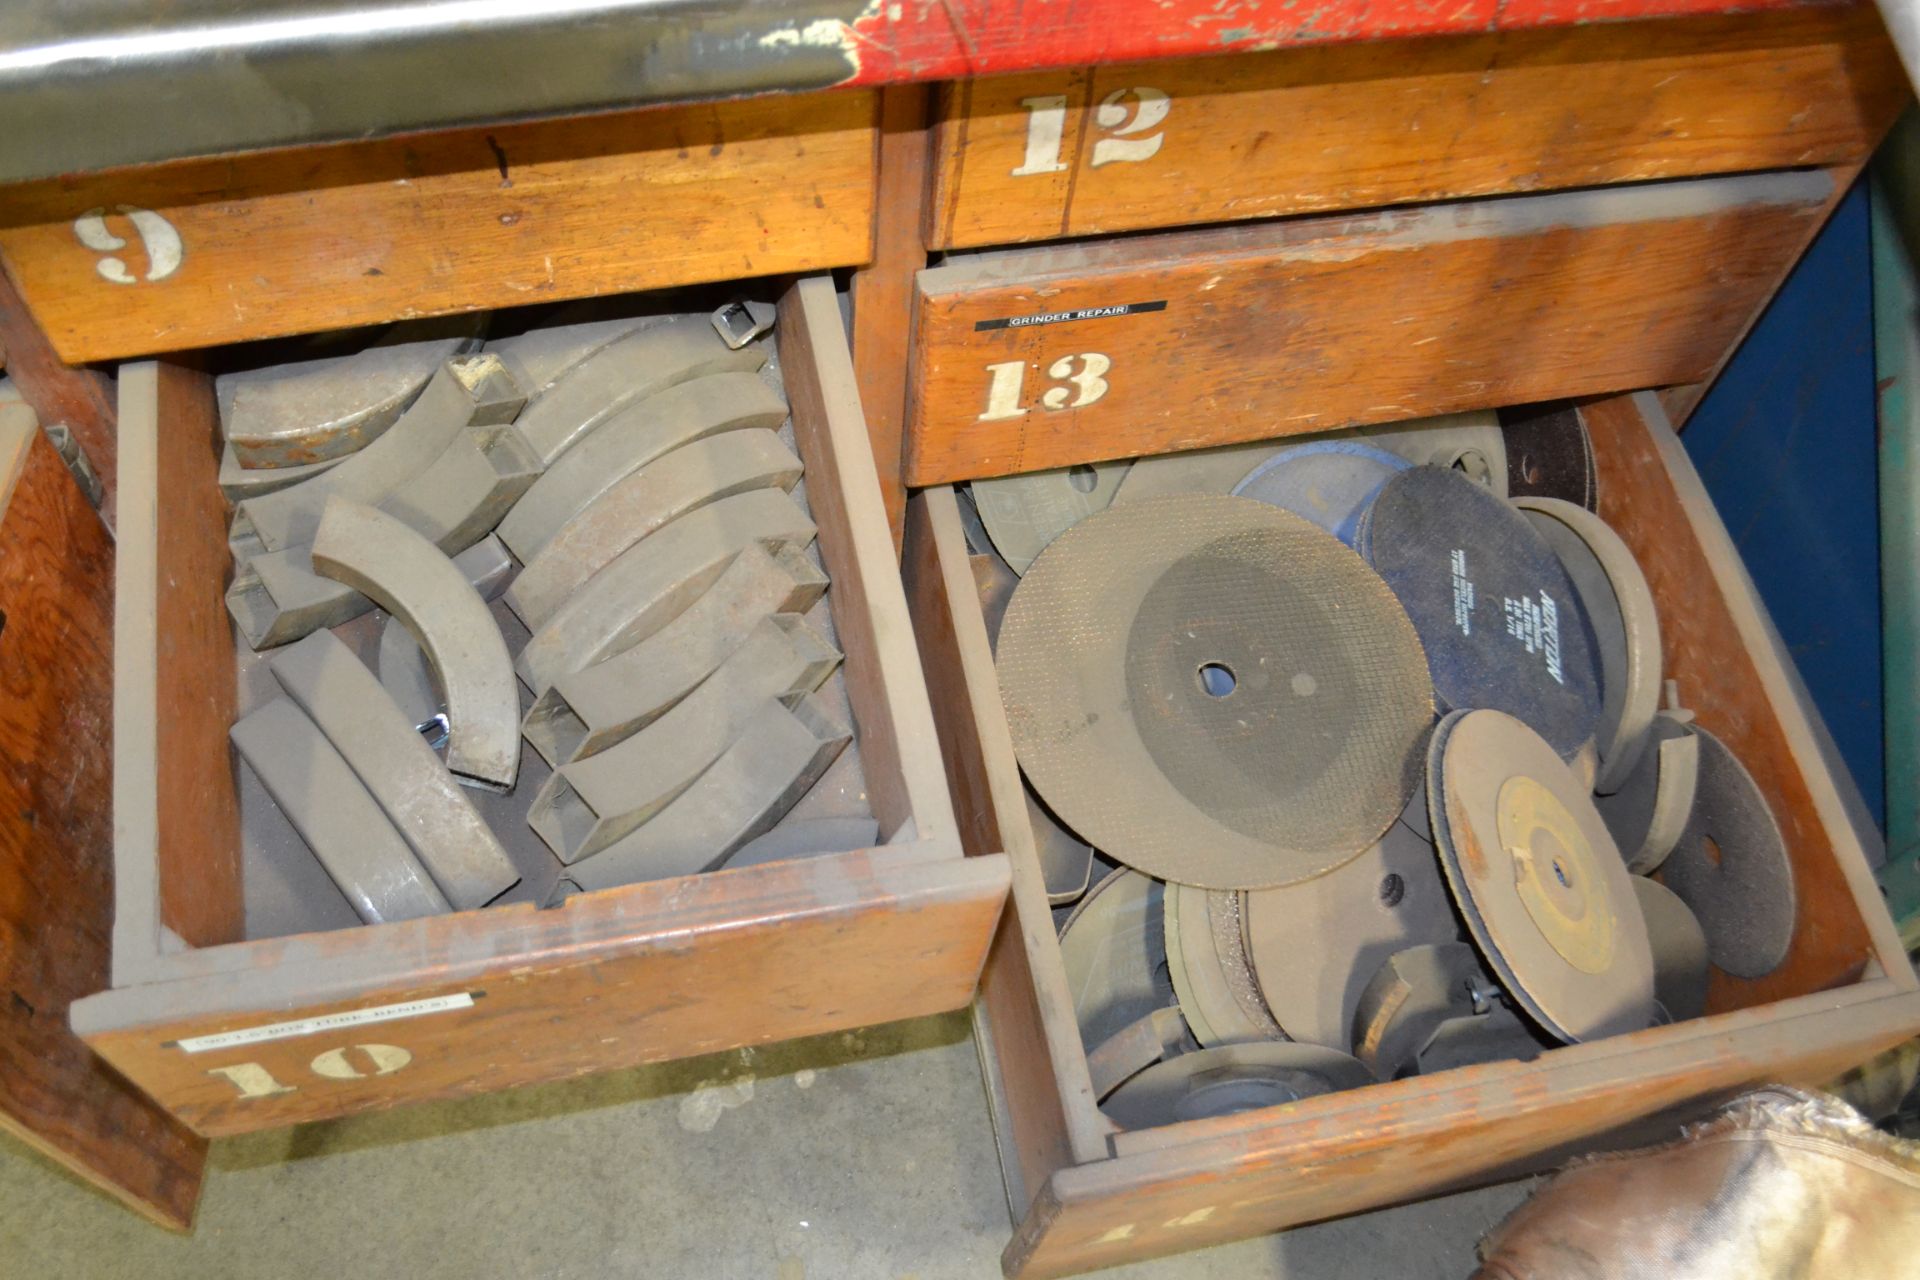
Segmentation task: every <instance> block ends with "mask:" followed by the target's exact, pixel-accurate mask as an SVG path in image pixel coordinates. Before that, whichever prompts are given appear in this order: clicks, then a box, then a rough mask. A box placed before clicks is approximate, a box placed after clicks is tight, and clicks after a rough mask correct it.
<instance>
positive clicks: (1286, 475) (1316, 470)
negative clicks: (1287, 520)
mask: <svg viewBox="0 0 1920 1280" xmlns="http://www.w3.org/2000/svg"><path fill="white" fill-rule="evenodd" d="M1412 466H1413V464H1412V463H1411V462H1408V461H1407V460H1406V459H1405V458H1402V457H1400V456H1399V455H1398V454H1392V453H1388V452H1387V451H1386V450H1385V449H1376V448H1374V447H1373V446H1372V445H1368V444H1360V443H1358V442H1356V441H1352V440H1319V441H1315V442H1314V443H1312V444H1302V445H1295V446H1293V447H1291V448H1287V449H1282V450H1281V451H1280V452H1279V453H1276V454H1274V455H1273V456H1272V457H1271V458H1268V459H1267V460H1266V461H1265V462H1263V463H1261V464H1260V465H1259V466H1257V467H1255V468H1254V469H1253V470H1252V471H1250V472H1248V473H1247V476H1246V477H1245V478H1244V479H1243V480H1241V481H1240V483H1239V484H1237V485H1235V486H1234V487H1233V492H1234V493H1235V494H1237V495H1238V496H1240V497H1242V498H1252V499H1254V500H1255V501H1258V502H1264V503H1266V504H1267V505H1268V506H1273V507H1279V508H1281V509H1282V510H1284V511H1291V512H1293V514H1295V515H1297V516H1304V517H1305V518H1307V519H1308V520H1311V521H1313V522H1314V523H1315V524H1317V525H1319V526H1320V527H1321V528H1322V529H1325V530H1326V531H1327V532H1328V533H1331V534H1332V535H1334V536H1335V537H1336V538H1338V539H1340V541H1342V542H1344V543H1346V544H1347V545H1348V546H1352V545H1353V535H1354V531H1355V529H1356V528H1357V526H1358V525H1359V523H1360V516H1361V513H1362V512H1364V511H1365V510H1366V508H1367V505H1368V504H1369V503H1371V502H1372V501H1373V499H1374V496H1375V495H1376V494H1378V493H1379V492H1380V490H1381V488H1382V487H1383V486H1385V484H1386V483H1387V481H1389V480H1391V479H1393V478H1394V477H1395V476H1396V475H1398V474H1400V473H1401V472H1402V471H1405V470H1407V469H1408V468H1410V467H1412Z"/></svg>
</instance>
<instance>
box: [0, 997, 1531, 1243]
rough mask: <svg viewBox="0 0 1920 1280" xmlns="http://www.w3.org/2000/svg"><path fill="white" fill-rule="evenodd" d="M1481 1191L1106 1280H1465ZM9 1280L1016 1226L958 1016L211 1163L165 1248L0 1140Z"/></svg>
mask: <svg viewBox="0 0 1920 1280" xmlns="http://www.w3.org/2000/svg"><path fill="white" fill-rule="evenodd" d="M1527 1189H1528V1188H1527V1184H1515V1185H1509V1186H1500V1187H1492V1188H1488V1189H1486V1190H1483V1191H1477V1192H1468V1193H1465V1194H1462V1195H1457V1196H1451V1197H1447V1198H1445V1199H1440V1200H1434V1201H1429V1202H1427V1203H1424V1204H1419V1205H1411V1206H1407V1207H1403V1208H1399V1209H1393V1210H1387V1211H1384V1212H1381V1213H1377V1214H1371V1215H1367V1216H1365V1217H1359V1218H1350V1219H1346V1220H1343V1221H1340V1222H1332V1223H1324V1224H1321V1225H1318V1226H1313V1227H1307V1228H1302V1229H1300V1230H1296V1231H1292V1232H1288V1233H1285V1234H1282V1235H1276V1236H1269V1237H1266V1238H1264V1239H1259V1240H1250V1241H1245V1242H1242V1243H1240V1244H1234V1245H1226V1246H1222V1247H1220V1248H1216V1249H1212V1250H1208V1251H1206V1252H1203V1253H1196V1254H1188V1255H1185V1256H1183V1257H1180V1258H1174V1259H1167V1260H1163V1261H1159V1262H1153V1263H1146V1264H1141V1265H1139V1266H1136V1267H1127V1268H1120V1269H1117V1270H1113V1271H1109V1272H1106V1273H1104V1274H1105V1275H1107V1276H1112V1277H1133V1278H1136V1280H1204V1278H1211V1277H1233V1278H1234V1280H1262V1278H1265V1277H1284V1278H1286V1280H1347V1278H1349V1277H1351V1278H1354V1280H1359V1278H1360V1277H1365V1278H1367V1280H1376V1278H1377V1277H1382V1276H1393V1277H1395V1280H1429V1278H1431V1280H1465V1277H1467V1276H1469V1275H1470V1274H1471V1273H1472V1271H1473V1267H1474V1258H1473V1247H1474V1244H1475V1242H1476V1241H1477V1240H1478V1239H1479V1237H1480V1235H1481V1233H1482V1232H1484V1231H1485V1230H1486V1229H1487V1228H1488V1227H1490V1226H1492V1225H1493V1224H1494V1223H1495V1222H1497V1221H1499V1220H1500V1218H1501V1217H1502V1216H1504V1215H1505V1214H1506V1212H1507V1211H1508V1210H1509V1209H1511V1208H1512V1207H1513V1206H1514V1205H1515V1204H1517V1203H1519V1201H1520V1200H1521V1199H1522V1198H1524V1196H1525V1194H1526V1191H1527ZM0 1206H4V1208H0V1275H4V1276H6V1277H7V1280H41V1278H42V1277H46V1278H49V1280H51V1278H53V1277H58V1278H60V1280H116V1278H119V1277H128V1278H130V1280H174V1278H175V1277H178V1278H180V1280H189V1278H190V1280H228V1278H230V1277H231V1278H233V1280H240V1278H243V1277H244V1278H245V1280H255V1278H256V1277H261V1276H268V1275H286V1276H309V1275H314V1276H317V1275H326V1276H343V1277H351V1276H367V1277H373V1276H407V1277H410V1278H414V1280H440V1278H443V1277H460V1278H461V1280H490V1278H491V1277H502V1278H507V1277H511V1278H513V1280H574V1278H578V1280H608V1278H609V1277H625V1276H636V1277H638V1276H646V1277H650V1278H651V1277H666V1278H670V1280H671V1278H677V1277H683V1276H684V1277H700V1278H701V1280H708V1278H712V1277H724V1278H727V1280H732V1278H733V1277H741V1278H743V1280H744V1278H749V1277H751V1278H763V1280H829V1278H830V1280H867V1278H868V1277H874V1278H877V1280H989V1278H990V1277H995V1276H998V1275H999V1274H1000V1267H999V1256H1000V1250H1001V1248H1002V1247H1003V1246H1004V1245H1005V1244H1006V1241H1007V1238H1008V1235H1009V1232H1010V1228H1009V1225H1008V1221H1007V1210H1006V1200H1005V1197H1004V1194H1003V1192H1002V1190H1001V1186H1000V1175H999V1168H998V1165H997V1163H996V1161H995V1158H994V1150H993V1139H992V1135H991V1132H990V1129H989V1127H988V1122H987V1110H986V1101H985V1097H984V1094H983V1092H982V1089H981V1084H980V1072H979V1065H978V1060H977V1059H976V1057H975V1055H974V1047H973V1044H972V1041H971V1040H970V1039H969V1036H968V1031H967V1023H966V1019H965V1017H964V1016H963V1015H959V1014H956V1015H951V1016H948V1017H943V1018H931V1019H924V1020H921V1021H917V1022H909V1023H900V1024H896V1025H893V1026H888V1027H881V1028H875V1029H870V1030H866V1031H861V1032H857V1033H852V1034H849V1035H837V1036H827V1037H822V1038H820V1039H816V1040H810V1041H803V1042H799V1043H796V1044H789V1045H781V1046H775V1047H772V1048H768V1049H762V1050H747V1051H741V1052H736V1053H729V1054H720V1055H715V1056H713V1057H708V1058H700V1059H694V1060H691V1061H687V1062H680V1063H670V1064H667V1065H664V1066H660V1067H651V1068H642V1069H639V1070H634V1071H626V1072H621V1073H617V1074H613V1075H606V1076H601V1077H597V1078H594V1079H589V1080H578V1081H570V1082H568V1083H565V1084H558V1085H548V1086H542V1087H539V1088H532V1089H524V1090H521V1091H519V1092H515V1093H507V1094H500V1095H495V1096H493V1097H488V1098H479V1099H474V1100H471V1101H466V1102H458V1103H444V1104H437V1105H431V1106H422V1107H414V1108H409V1109H405V1110H400V1111H393V1112H388V1113H385V1114H381V1115H371V1116H360V1117H356V1118H353V1119H349V1120H342V1121H335V1122H331V1123H325V1124H313V1125H307V1126H304V1127H302V1128H299V1129H293V1130H281V1131H277V1132H273V1133H264V1134H257V1135H252V1136H249V1137H246V1138H238V1139H229V1140H225V1141H222V1142H219V1143H216V1144H215V1146H214V1151H213V1170H212V1172H211V1174H210V1176H209V1177H208V1179H207V1186H206V1196H205V1199H204V1201H203V1202H202V1206H201V1210H200V1222H199V1226H198V1228H197V1229H196V1231H195V1233H194V1234H193V1235H192V1236H191V1237H181V1236H175V1235H172V1234H170V1233H168V1232H165V1231H163V1230H161V1229H159V1228H157V1227H153V1226H150V1225H148V1224H147V1223H146V1222H145V1221H144V1220H142V1219H139V1218H136V1217H135V1216H134V1215H133V1214H131V1213H129V1212H127V1211H125V1210H123V1209H122V1208H120V1207H119V1206H118V1205H117V1204H116V1203H114V1202H112V1201H110V1200H108V1199H107V1198H105V1197H104V1196H102V1195H100V1194H98V1193H96V1192H94V1191H93V1190H92V1189H90V1188H89V1187H87V1186H85V1185H83V1184H81V1183H79V1182H78V1181H76V1180H74V1179H73V1178H71V1177H69V1176H68V1175H67V1174H66V1173H65V1172H64V1171H62V1170H59V1169H57V1168H55V1167H54V1166H53V1165H51V1164H49V1163H47V1162H45V1161H43V1160H41V1159H40V1158H39V1157H38V1156H36V1155H34V1154H33V1153H31V1152H29V1151H27V1150H26V1149H25V1148H24V1147H21V1146H19V1145H17V1144H15V1143H12V1142H11V1141H10V1140H6V1139H0Z"/></svg>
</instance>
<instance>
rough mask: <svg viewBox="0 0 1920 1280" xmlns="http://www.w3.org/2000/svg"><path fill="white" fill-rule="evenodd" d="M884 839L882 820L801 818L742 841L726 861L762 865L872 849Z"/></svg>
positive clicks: (729, 864)
mask: <svg viewBox="0 0 1920 1280" xmlns="http://www.w3.org/2000/svg"><path fill="white" fill-rule="evenodd" d="M879 841H880V824H879V823H878V822H876V821H875V820H874V819H872V818H801V819H797V820H796V821H793V822H783V823H781V824H780V825H779V826H777V827H775V828H774V829H773V830H771V831H769V832H767V833H766V834H765V835H763V836H757V837H755V838H754V839H752V840H749V841H748V842H747V843H746V844H744V845H741V846H740V848H739V849H737V850H735V852H734V853H733V855H732V856H731V857H729V858H728V859H727V861H726V869H727V870H729V871H735V870H738V869H739V868H741V867H759V866H764V865H766V864H767V863H769V862H786V861H788V860H789V859H792V858H812V857H817V856H819V855H821V854H826V853H850V852H852V851H853V850H855V849H871V848H873V847H874V846H875V845H876V844H878V843H879Z"/></svg>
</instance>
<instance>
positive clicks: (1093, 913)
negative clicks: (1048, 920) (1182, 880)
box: [1060, 867, 1174, 1048]
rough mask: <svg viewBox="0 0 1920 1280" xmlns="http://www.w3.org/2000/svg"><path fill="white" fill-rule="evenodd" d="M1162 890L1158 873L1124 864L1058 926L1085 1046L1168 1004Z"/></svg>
mask: <svg viewBox="0 0 1920 1280" xmlns="http://www.w3.org/2000/svg"><path fill="white" fill-rule="evenodd" d="M1164 894H1165V889H1164V886H1162V885H1161V884H1160V883H1159V882H1158V881H1157V880H1152V879H1149V878H1148V877H1146V876H1143V875H1141V874H1140V873H1139V872H1137V871H1130V870H1128V869H1126V868H1124V867H1123V868H1121V869H1120V870H1118V871H1115V872H1113V873H1112V874H1111V875H1108V876H1107V877H1105V878H1104V879H1102V880H1101V881H1100V882H1099V883H1098V884H1096V885H1094V886H1093V888H1091V889H1089V890H1088V891H1087V895H1086V897H1084V898H1082V899H1080V905H1079V906H1077V907H1075V908H1074V910H1073V913H1072V914H1071V915H1069V916H1068V917H1067V919H1066V923H1065V924H1064V925H1062V926H1061V930H1060V959H1061V962H1062V963H1063V964H1064V965H1065V967H1066V971H1067V991H1068V992H1069V994H1071V996H1072V997H1073V1016H1074V1019H1075V1020H1076V1021H1077V1022H1078V1023H1079V1024H1080V1035H1081V1038H1082V1039H1083V1040H1084V1041H1085V1042H1086V1044H1087V1046H1088V1047H1089V1048H1091V1047H1092V1046H1094V1045H1097V1044H1099V1043H1101V1042H1102V1041H1104V1040H1106V1039H1107V1037H1109V1036H1111V1035H1113V1034H1114V1033H1115V1032H1117V1031H1119V1030H1120V1029H1121V1028H1123V1027H1126V1026H1128V1025H1129V1024H1131V1023H1133V1022H1135V1021H1138V1020H1139V1019H1141V1018H1144V1017H1146V1016H1147V1015H1148V1014H1150V1013H1152V1012H1153V1011H1154V1010H1155V1009H1159V1008H1162V1007H1164V1006H1166V1005H1170V1004H1172V1003H1174V993H1173V984H1172V983H1171V982H1170V981H1169V980H1168V977H1167V953H1166V929H1165V926H1164V924H1163V923H1162V921H1161V913H1162V911H1163V909H1164Z"/></svg>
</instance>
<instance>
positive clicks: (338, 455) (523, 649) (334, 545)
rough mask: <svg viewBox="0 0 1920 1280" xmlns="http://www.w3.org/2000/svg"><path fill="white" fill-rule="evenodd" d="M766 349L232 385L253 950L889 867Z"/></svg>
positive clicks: (549, 348) (542, 347) (597, 342)
mask: <svg viewBox="0 0 1920 1280" xmlns="http://www.w3.org/2000/svg"><path fill="white" fill-rule="evenodd" d="M770 322H771V316H770V314H765V313H763V312H762V309H761V308H759V307H758V306H757V305H756V306H755V307H754V308H753V309H752V311H751V312H749V311H748V310H747V309H745V308H742V307H739V306H734V307H730V308H726V309H723V311H722V312H721V313H719V314H717V315H705V314H700V315H682V316H652V317H637V318H621V319H611V320H592V321H585V322H581V323H574V324H566V325H560V326H555V327H548V328H536V329H531V330H528V331H526V332H524V333H519V334H516V335H514V336H511V337H506V338H503V339H499V340H495V341H491V342H486V343H485V344H484V345H483V344H482V343H481V341H480V340H479V337H478V332H479V330H478V328H477V327H474V328H473V329H471V330H469V331H467V332H458V333H454V334H453V335H451V336H448V335H446V334H444V333H440V334H430V335H423V334H421V333H418V332H408V331H407V330H406V329H405V327H401V328H399V329H397V330H396V331H393V332H391V333H389V334H388V335H387V336H386V337H385V339H383V340H381V341H377V342H375V343H373V344H372V345H366V346H362V347H361V348H360V349H358V350H356V351H352V352H350V353H348V354H344V355H340V354H329V355H325V356H323V357H321V358H318V359H314V360H308V361H303V362H299V363H295V364H287V365H279V366H274V367H270V368H264V369H259V370H250V371H246V372H241V373H234V374H229V375H226V376H224V377H223V378H221V380H220V382H219V401H220V410H221V421H222V426H223V430H224V434H225V439H226V456H225V458H224V460H223V465H222V471H221V483H222V487H223V488H224V489H225V491H226V493H227V495H228V497H229V498H230V499H231V500H232V501H233V503H234V510H233V517H232V526H231V530H230V546H231V550H232V553H233V557H234V566H235V567H234V574H233V578H232V585H231V587H230V588H229V590H228V593H227V604H228V609H229V612H230V613H231V614H232V616H233V620H234V623H235V625H236V628H237V630H238V631H239V633H240V636H241V637H242V640H243V642H244V643H242V644H241V645H240V646H239V649H240V652H241V658H240V667H241V670H240V682H241V684H240V687H241V699H240V701H241V709H242V712H243V714H242V717H241V719H240V720H239V722H238V723H236V724H235V725H234V726H233V730H232V734H231V737H232V740H233V743H234V745H235V747H236V748H237V750H238V753H239V756H240V758H241V759H242V760H243V761H244V762H245V765H246V768H245V769H244V770H243V772H242V779H241V782H242V786H241V796H242V812H243V825H244V827H245V830H246V839H247V846H248V849H247V854H248V857H249V864H248V877H247V884H248V906H249V932H250V933H252V934H253V935H255V936H264V935H270V934H273V933H279V932H287V931H292V930H295V929H300V928H313V927H328V926H329V925H337V924H346V923H352V922H353V920H354V919H355V918H357V919H358V920H360V921H365V922H369V923H373V922H380V921H388V920H400V919H407V918H412V917H417V916H423V915H430V914H434V913H438V912H446V911H461V910H468V909H472V908H476V907H481V906H485V905H488V904H490V903H496V902H501V901H522V902H524V901H533V902H549V901H553V900H557V899H558V898H561V897H564V896H566V895H567V894H568V893H571V892H575V891H578V890H581V889H603V888H611V887H614V886H618V885H623V884H629V883H633V882H636V881H642V880H655V879H662V878H666V877H672V876H682V875H689V874H693V873H697V872H702V871H710V870H714V869H717V868H718V867H720V866H722V865H745V864H750V863H757V862H766V861H774V860H778V859H782V858H787V857H797V856H803V855H805V854H809V853H825V852H838V851H842V850H848V849H855V848H862V847H866V846H868V845H871V844H873V843H874V841H875V837H876V835H877V832H876V829H875V823H874V821H873V819H872V816H871V813H870V811H869V810H868V809H867V808H866V804H865V789H864V786H863V785H862V784H861V781H860V776H859V761H858V753H857V751H847V750H846V748H847V747H848V746H849V744H850V742H851V741H852V732H851V729H850V728H849V715H848V710H847V703H846V695H845V691H844V687H843V677H841V676H840V675H839V674H838V668H839V665H840V653H839V652H838V650H837V649H836V648H835V642H834V636H833V630H832V622H831V618H830V616H829V614H828V612H827V607H826V601H825V596H826V592H827V588H828V581H827V575H826V573H825V572H824V570H823V568H822V566H821V562H820V557H819V553H818V551H817V549H816V548H815V547H814V545H813V543H814V532H815V530H814V524H813V521H812V519H811V518H810V516H809V514H808V509H807V505H806V500H805V486H804V482H803V479H802V471H803V468H802V465H801V461H800V459H799V457H798V456H797V455H796V454H795V452H794V450H793V446H792V443H791V441H792V435H791V431H790V429H788V428H786V427H784V425H783V424H785V423H786V421H787V406H786V402H785V399H784V397H783V395H782V393H781V390H780V380H779V374H778V366H777V363H776V362H772V361H770V358H769V357H770V356H771V355H773V354H774V352H773V342H772V339H771V338H766V337H762V336H761V335H762V333H763V332H764V330H765V329H766V328H767V326H768V324H770ZM523 741H524V742H525V743H526V744H528V745H530V746H531V747H532V748H533V750H532V751H530V752H526V751H523V749H522V743H523ZM829 774H831V775H832V777H831V779H828V780H827V781H824V782H823V779H826V778H827V776H828V775H829ZM289 850H298V851H303V852H304V853H310V854H311V858H310V859H306V858H291V859H290V857H289ZM256 863H257V864H258V865H257V866H256V865H255V864H256ZM301 863H304V865H305V866H308V867H311V866H314V865H315V864H317V866H318V867H319V868H323V869H324V872H325V875H326V877H327V878H329V879H331V881H332V883H333V885H334V886H336V887H337V888H338V890H339V891H340V895H341V896H342V897H343V898H344V903H345V907H346V908H348V909H350V914H349V915H347V916H345V918H342V908H341V903H339V902H336V901H332V900H331V899H329V897H328V895H327V894H326V893H325V892H324V889H323V887H321V888H316V885H320V884H321V882H320V881H318V879H317V878H316V877H315V876H313V875H311V874H309V873H306V872H304V871H301V870H300V869H299V865H298V864H301ZM256 872H257V874H256ZM276 886H278V888H279V898H278V899H275V897H274V891H275V887H276ZM256 917H259V918H256Z"/></svg>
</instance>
